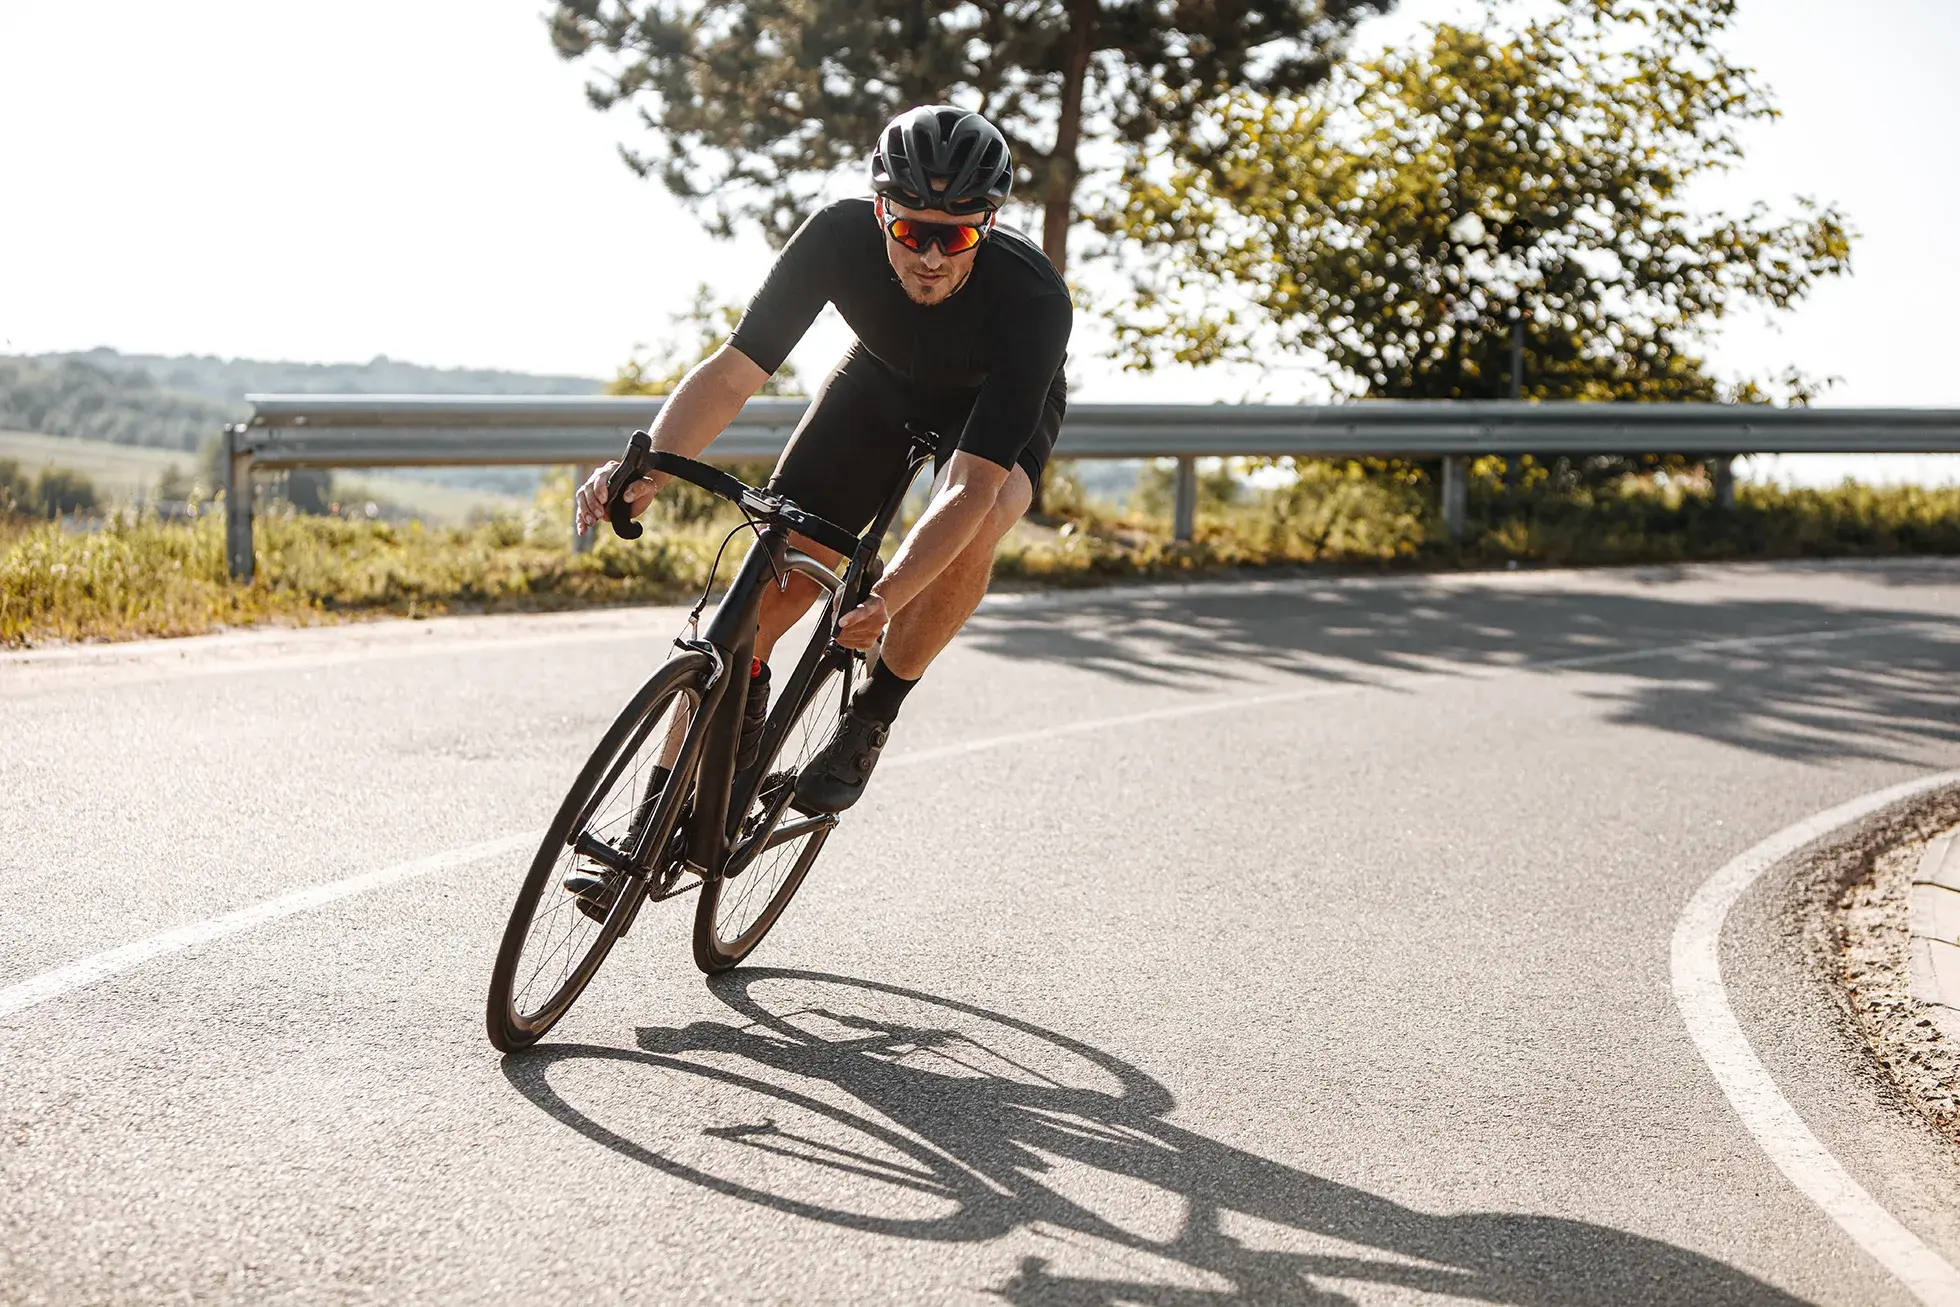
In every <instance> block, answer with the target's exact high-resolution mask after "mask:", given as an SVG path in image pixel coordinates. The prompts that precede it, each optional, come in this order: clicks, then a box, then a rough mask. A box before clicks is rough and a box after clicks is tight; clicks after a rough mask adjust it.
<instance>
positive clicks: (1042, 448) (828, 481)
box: [769, 347, 1068, 532]
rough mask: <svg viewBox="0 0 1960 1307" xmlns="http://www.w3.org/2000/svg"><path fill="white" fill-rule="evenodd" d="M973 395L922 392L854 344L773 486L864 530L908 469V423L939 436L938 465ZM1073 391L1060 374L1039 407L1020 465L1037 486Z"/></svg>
mask: <svg viewBox="0 0 1960 1307" xmlns="http://www.w3.org/2000/svg"><path fill="white" fill-rule="evenodd" d="M973 401H974V396H973V395H972V394H967V395H940V396H920V395H918V394H917V393H915V392H914V391H913V390H912V388H911V387H910V386H909V385H907V384H906V382H905V381H904V380H903V379H902V378H899V377H897V376H894V375H893V374H892V372H891V371H890V370H889V369H887V368H886V367H885V366H884V365H883V364H881V363H879V362H878V361H877V360H876V359H874V358H872V357H871V356H870V355H869V354H868V353H866V352H864V351H863V350H862V349H861V348H855V347H854V348H853V349H852V350H851V351H850V352H849V353H848V354H846V355H845V356H844V361H843V362H842V363H839V364H838V365H837V370H836V371H834V372H832V373H831V374H830V376H828V377H827V378H825V379H824V383H823V385H822V386H821V387H819V388H818V390H817V394H816V398H814V399H812V400H811V401H810V408H809V410H808V411H807V412H806V413H804V415H803V420H802V421H801V422H800V423H798V424H797V427H796V431H795V433H794V434H793V435H791V436H790V439H789V447H788V448H787V449H785V450H783V456H782V459H781V460H780V461H779V462H778V463H777V464H776V474H775V475H774V476H773V477H771V478H770V479H769V488H770V489H771V490H773V491H775V492H776V493H778V494H781V495H783V496H785V497H786V498H788V499H790V500H791V501H793V502H794V503H796V504H797V505H798V506H799V507H801V508H805V509H808V510H809V511H810V512H812V513H815V514H816V515H817V516H818V517H821V518H826V519H828V520H829V521H832V522H835V523H836V524H837V525H838V526H841V527H843V528H845V529H846V530H848V531H852V532H862V531H863V530H864V529H865V528H866V527H867V526H869V525H871V519H872V518H874V517H876V516H877V515H878V510H879V509H880V508H882V507H884V504H885V498H886V497H887V496H888V495H890V494H891V490H892V484H893V483H894V482H895V481H897V480H898V479H899V478H900V477H902V476H904V475H905V456H906V453H907V451H908V450H909V449H910V447H911V439H910V437H908V436H907V435H906V431H905V427H906V424H907V423H908V422H909V423H912V424H913V425H915V426H921V427H924V428H926V429H927V430H930V431H932V432H934V433H935V434H937V435H938V436H939V438H940V441H939V449H938V451H937V452H936V453H935V455H934V459H933V462H934V465H935V469H936V468H937V467H938V466H939V465H942V464H944V462H945V461H946V460H947V459H948V458H950V457H952V454H953V450H954V447H955V446H956V445H957V444H958V442H959V439H960V433H961V432H962V431H963V430H964V429H965V427H966V419H967V414H968V413H969V412H970V411H971V410H972V408H973ZM1067 406H1068V401H1067V392H1066V390H1065V389H1064V388H1063V383H1062V381H1061V379H1060V378H1059V376H1058V377H1057V379H1056V383H1055V385H1054V386H1053V387H1051V388H1050V390H1049V393H1048V396H1047V400H1046V402H1045V403H1043V404H1042V407H1041V420H1040V423H1039V424H1038V426H1037V427H1036V429H1035V431H1034V432H1033V434H1032V435H1031V436H1030V437H1029V439H1028V442H1027V444H1026V445H1024V446H1022V448H1021V452H1020V453H1019V454H1018V455H1017V456H1016V457H1015V460H1014V464H1015V466H1017V467H1020V468H1022V469H1024V470H1026V472H1027V474H1028V480H1029V481H1030V482H1031V483H1032V484H1034V485H1036V486H1039V485H1040V484H1041V469H1042V468H1043V467H1045V466H1047V463H1048V458H1049V455H1051V454H1052V453H1054V451H1055V439H1056V437H1057V436H1059V435H1060V434H1061V430H1062V416H1063V413H1064V412H1065V411H1066V409H1067Z"/></svg>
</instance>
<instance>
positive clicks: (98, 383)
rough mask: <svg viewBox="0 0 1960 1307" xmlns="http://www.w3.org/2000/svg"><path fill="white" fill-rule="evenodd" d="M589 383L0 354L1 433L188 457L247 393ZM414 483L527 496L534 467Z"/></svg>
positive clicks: (568, 391)
mask: <svg viewBox="0 0 1960 1307" xmlns="http://www.w3.org/2000/svg"><path fill="white" fill-rule="evenodd" d="M604 388H605V383H604V382H602V381H599V380H597V379H596V378H593V377H564V376H546V375H537V374H533V373H527V372H499V371H494V370H491V369H486V368H425V367H422V366H420V365H418V364H414V363H403V362H401V361H399V360H397V359H391V358H387V357H385V356H384V357H377V358H374V359H370V360H369V361H368V362H366V363H282V362H268V361H265V360H261V359H221V358H215V357H212V356H209V355H182V356H175V357H169V356H163V355H156V354H122V353H118V352H117V351H115V350H112V349H92V350H87V351H85V352H82V353H78V354H35V355H19V356H9V355H0V430H13V431H25V432H33V433H37V434H40V435H46V436H64V437H69V438H73V439H79V440H96V441H102V442H104V443H107V444H113V445H134V446H138V447H141V448H145V449H158V450H175V451H182V452H184V453H194V452H196V451H199V450H202V449H204V448H206V447H207V446H209V445H210V444H211V443H212V442H213V441H214V440H215V439H216V437H217V435H218V430H219V428H220V427H222V426H224V424H225V423H227V422H237V421H241V420H242V419H244V418H246V417H248V416H250V413H251V409H250V408H249V407H248V406H247V405H246V404H245V402H244V399H245V396H246V395H248V394H254V393H258V394H279V393H283V394H321V393H324V392H334V391H338V392H346V393H352V394H369V395H372V394H438V395H458V394H478V395H594V394H598V393H599V392H600V391H601V390H603V389H604ZM401 475H403V476H406V477H409V478H411V479H414V480H420V481H430V482H437V483H440V484H444V485H451V486H466V487H469V488H472V489H477V490H489V491H494V492H497V493H500V494H507V495H508V494H516V495H526V494H529V493H530V492H531V490H532V489H533V488H534V487H535V486H536V485H537V482H538V475H539V474H538V471H537V469H535V468H428V469H412V470H411V469H404V470H403V472H402V473H401Z"/></svg>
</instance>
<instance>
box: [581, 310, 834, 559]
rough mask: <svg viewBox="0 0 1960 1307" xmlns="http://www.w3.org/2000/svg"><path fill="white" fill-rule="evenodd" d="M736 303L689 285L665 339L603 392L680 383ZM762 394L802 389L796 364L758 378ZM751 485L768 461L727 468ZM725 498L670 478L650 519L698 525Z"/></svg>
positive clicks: (724, 329)
mask: <svg viewBox="0 0 1960 1307" xmlns="http://www.w3.org/2000/svg"><path fill="white" fill-rule="evenodd" d="M741 316H742V310H741V308H740V307H739V306H738V305H734V304H724V303H722V302H721V301H719V300H717V299H716V298H715V294H714V291H713V290H712V289H710V288H709V286H708V285H707V283H706V282H703V283H701V284H700V285H698V286H696V287H695V288H694V298H693V299H692V300H691V301H690V302H689V303H688V306H687V307H686V308H685V309H682V310H681V311H680V312H678V313H675V314H672V315H670V316H669V318H668V323H669V326H670V328H671V330H670V331H669V334H668V337H667V339H666V340H664V341H662V342H661V343H660V344H658V345H655V346H653V347H651V348H645V347H643V348H642V349H641V350H640V352H638V353H635V354H634V355H633V357H632V358H630V359H628V360H627V361H626V362H625V363H624V364H622V365H621V366H620V369H619V372H618V374H617V375H615V376H614V377H613V379H612V381H611V382H609V383H608V384H607V386H606V393H607V394H608V395H665V394H668V393H670V392H671V391H672V390H673V389H674V387H675V386H678V385H680V384H681V378H682V377H685V376H686V375H687V374H688V370H689V369H690V368H692V367H694V365H695V364H697V363H699V362H701V361H702V360H703V359H705V358H707V357H708V356H709V355H710V354H712V353H714V352H715V350H717V349H719V348H720V347H721V345H722V342H724V341H726V340H727V339H728V334H729V333H730V332H731V331H733V330H734V329H735V323H736V322H737V321H738V320H739V319H740V318H741ZM761 393H762V394H764V395H801V394H802V393H803V388H802V383H801V381H800V380H799V379H798V377H797V375H796V368H795V367H794V366H793V365H791V364H788V363H785V364H783V366H782V367H780V368H778V369H777V370H776V374H775V375H774V376H772V377H770V378H769V380H768V381H766V382H764V383H763V386H762V391H761ZM730 471H732V472H733V473H734V474H735V475H736V476H738V477H740V478H742V480H744V481H746V482H748V483H749V484H750V485H760V484H761V483H762V481H763V480H764V479H765V478H767V477H768V475H769V471H770V468H769V464H767V463H744V464H738V465H736V466H735V467H733V468H731V469H730ZM727 507H728V506H727V501H725V500H722V499H718V498H716V497H715V496H714V495H712V494H710V493H709V492H708V491H706V490H703V489H701V488H700V487H699V486H695V485H690V484H688V483H687V482H685V481H674V482H672V483H671V484H670V485H669V486H668V487H667V488H666V489H665V490H663V491H661V493H660V497H659V498H658V499H656V500H655V501H654V506H653V508H652V510H651V512H652V513H653V514H654V517H655V520H657V521H661V522H665V523H667V524H669V525H698V524H701V523H704V522H710V521H713V520H714V519H716V518H717V517H719V516H722V515H723V514H725V513H726V512H727Z"/></svg>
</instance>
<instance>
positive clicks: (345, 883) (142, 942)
mask: <svg viewBox="0 0 1960 1307" xmlns="http://www.w3.org/2000/svg"><path fill="white" fill-rule="evenodd" d="M537 838H538V837H537V836H536V835H506V836H504V837H503V838H501V839H494V840H485V841H483V842H482V843H480V844H470V845H466V846H464V847H463V848H460V849H450V850H449V851H448V852H446V853H435V854H431V855H429V856H428V857H426V858H416V859H414V860H412V861H409V862H398V863H396V864H395V865H394V866H392V867H383V868H381V869H380V870H378V871H368V872H362V873H361V874H360V875H358V876H349V877H347V878H346V879H345V880H336V881H331V882H329V883H328V884H325V885H314V886H312V887H311V888H308V889H303V890H297V891H295V892H293V893H291V894H285V895H281V896H280V897H279V898H276V899H267V900H266V901H265V902H264V903H255V904H253V905H252V906H251V907H249V908H240V909H239V910H238V911H236V912H227V913H226V914H225V915H224V916H222V917H213V918H211V919H210V920H209V921H200V922H196V923H194V924H192V925H189V926H179V927H178V928H177V929H175V930H166V931H164V932H163V933H162V934H159V935H151V936H149V937H148V938H146V939H139V940H137V941H135V942H134V943H131V944H124V945H122V946H121V947H120V948H112V949H110V950H108V951H107V952H105V953H96V954H93V955H91V956H89V957H85V958H83V959H81V960H80V961H79V962H70V963H69V964H68V965H67V966H65V967H57V968H55V969H54V970H53V971H45V972H42V973H41V974H40V975H38V976H35V977H34V978H33V979H31V980H24V981H21V982H20V983H19V984H17V985H9V986H8V987H7V988H5V989H0V1017H7V1016H11V1015H13V1014H14V1013H16V1012H19V1011H22V1010H24V1009H26V1008H30V1007H33V1006H35V1005H36V1004H39V1003H45V1002H47V1001H48V1000H49V999H51V998H59V997H61V996H62V995H63V994H70V993H73V992H74V991H76V990H78V989H83V988H86V987H87V986H89V985H93V984H95V983H97V982H98V981H102V980H107V979H108V978H109V977H110V976H113V975H115V974H116V973H117V972H121V971H127V970H129V969H130V968H131V967H135V966H141V965H142V964H143V963H145V962H148V961H150V960H151V959H152V958H159V957H162V956H164V955H165V954H167V953H181V952H183V951H184V950H185V949H188V948H196V947H197V946H198V945H199V944H208V943H210V942H211V941H212V940H214V939H223V938H224V937H225V936H227V935H237V934H241V933H243V932H244V931H248V930H253V929H255V928H257V927H259V926H263V925H266V924H268V923H270V922H274V921H278V920H280V919H281V918H283V917H290V916H292V915H293V914H294V913H296V912H305V911H306V910H307V909H309V908H317V907H320V906H321V905H322V904H327V903H332V902H334V901H335V900H336V899H345V898H352V897H353V896H354V895H356V894H365V893H367V892H368V891H369V890H372V889H380V888H382V887H383V886H384V885H398V884H400V883H401V882H402V881H405V880H413V879H415V878H416V877H417V876H427V875H429V874H430V873H431V872H437V871H447V870H449V869H450V868H451V867H461V866H464V865H466V864H468V863H472V862H477V861H480V860H481V859H484V858H492V857H496V856H498V855H499V854H504V853H509V852H511V851H512V850H514V849H518V848H522V847H523V846H525V845H526V844H530V843H533V842H535V841H536V840H537Z"/></svg>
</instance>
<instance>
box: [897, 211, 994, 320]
mask: <svg viewBox="0 0 1960 1307" xmlns="http://www.w3.org/2000/svg"><path fill="white" fill-rule="evenodd" d="M878 209H879V226H880V228H881V229H882V228H883V227H884V225H885V224H886V223H888V222H890V221H891V220H892V219H893V218H905V219H909V220H910V221H912V222H926V223H975V224H977V222H978V220H979V219H978V216H977V215H969V216H962V217H957V218H956V217H954V216H953V215H952V214H950V213H945V212H942V211H940V210H938V209H908V208H906V207H905V206H904V205H902V204H893V203H892V202H891V201H890V200H883V199H881V200H880V201H879V202H878ZM941 244H942V242H939V241H934V242H933V243H932V244H930V245H928V246H926V247H925V249H924V250H911V249H907V248H906V247H905V246H903V245H901V244H899V242H898V241H896V240H894V239H893V238H892V235H891V233H890V232H889V231H886V232H885V257H886V258H887V259H890V260H891V265H892V271H893V272H895V273H897V274H898V284H899V285H901V286H903V287H905V293H906V294H907V295H908V296H910V297H911V299H912V301H913V303H915V304H941V303H944V302H945V300H946V298H947V297H948V296H949V295H951V294H952V293H953V292H954V291H956V290H958V289H959V288H960V287H961V286H962V285H964V284H965V282H966V278H967V274H968V273H970V272H972V271H973V260H974V259H975V258H977V257H978V256H979V254H980V247H979V246H977V245H976V246H974V247H973V248H972V249H970V250H968V251H966V253H964V254H947V253H946V252H945V250H943V249H941V248H940V246H941Z"/></svg>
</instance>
